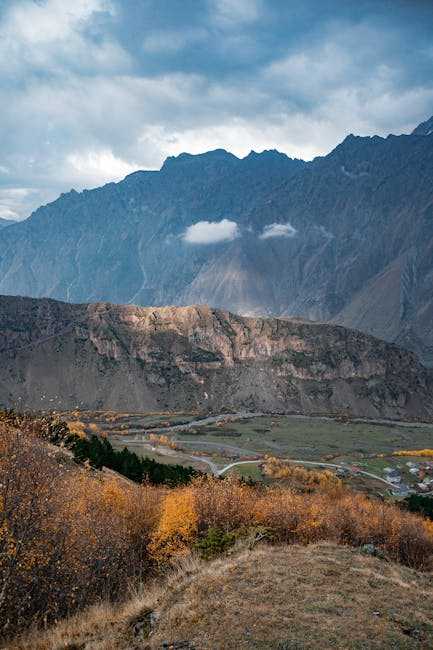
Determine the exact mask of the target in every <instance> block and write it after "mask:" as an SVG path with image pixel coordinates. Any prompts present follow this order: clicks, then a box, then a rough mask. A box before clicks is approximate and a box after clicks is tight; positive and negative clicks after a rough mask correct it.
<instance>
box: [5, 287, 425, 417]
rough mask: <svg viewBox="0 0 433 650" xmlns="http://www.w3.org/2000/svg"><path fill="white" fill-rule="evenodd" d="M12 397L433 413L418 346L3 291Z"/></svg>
mask: <svg viewBox="0 0 433 650" xmlns="http://www.w3.org/2000/svg"><path fill="white" fill-rule="evenodd" d="M0 370H1V372H0V401H1V402H2V403H3V404H4V405H12V406H15V405H19V407H20V408H26V409H27V408H49V409H53V408H57V409H59V408H60V409H61V408H63V409H65V408H74V407H77V406H78V407H79V408H110V409H118V410H130V411H134V410H135V411H143V410H161V409H169V410H181V409H186V408H196V409H199V410H200V411H220V410H222V409H224V408H226V409H229V410H242V409H248V410H255V411H268V412H269V411H272V412H293V411H295V412H303V413H329V412H336V411H337V412H338V411H349V412H350V413H352V414H354V415H363V416H378V415H380V416H386V417H391V418H398V417H400V418H404V417H410V416H416V417H418V418H421V417H423V416H424V417H426V416H429V415H431V414H432V412H433V406H432V404H433V401H432V395H433V378H432V373H431V371H429V370H427V369H425V368H424V367H423V366H422V365H421V364H420V363H419V362H418V360H417V359H416V357H415V355H414V354H413V353H410V352H406V351H402V350H401V349H399V348H397V347H396V346H393V345H389V344H387V343H385V342H383V341H380V340H378V339H375V338H373V337H371V336H367V335H365V334H361V333H360V332H357V331H353V330H348V329H345V328H343V327H340V326H337V325H329V324H320V323H311V322H302V321H299V320H290V319H263V318H249V317H241V316H236V315H234V314H231V313H230V312H228V311H223V310H218V309H211V308H210V307H207V306H191V307H164V308H140V307H135V306H131V305H112V304H108V303H96V304H91V305H72V304H67V303H61V302H56V301H53V300H47V299H41V300H36V299H30V298H14V297H1V298H0Z"/></svg>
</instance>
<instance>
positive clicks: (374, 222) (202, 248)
mask: <svg viewBox="0 0 433 650" xmlns="http://www.w3.org/2000/svg"><path fill="white" fill-rule="evenodd" d="M430 124H431V120H427V121H426V122H425V123H423V124H422V125H420V126H419V127H417V129H415V130H414V132H413V133H412V134H411V135H400V136H394V135H390V136H388V137H387V138H381V137H378V136H375V137H355V136H353V135H350V136H348V137H347V138H346V139H345V140H344V141H343V142H342V143H341V144H340V145H339V146H337V147H336V148H335V149H334V150H333V151H332V152H331V153H329V154H328V155H327V156H324V157H320V158H316V159H315V160H313V161H312V162H309V163H305V162H303V161H299V160H292V159H290V158H288V157H287V156H285V155H283V154H280V153H278V152H277V151H265V152H263V153H260V154H258V153H255V152H251V154H249V155H248V156H247V157H246V158H244V159H238V158H237V157H236V156H234V155H232V154H230V153H228V152H226V151H224V150H221V149H218V150H216V151H211V152H208V153H205V154H201V155H196V156H193V155H189V154H181V155H180V156H178V157H176V158H173V157H172V158H168V159H167V160H166V162H165V163H164V165H163V167H162V168H161V170H160V171H159V172H145V171H139V172H136V173H134V174H131V175H129V176H127V177H126V178H125V179H124V180H123V181H122V182H120V183H117V184H115V183H110V184H108V185H106V186H104V187H101V188H97V189H94V190H91V191H84V192H82V193H78V192H76V191H74V190H72V191H71V192H70V193H68V194H64V195H62V196H60V197H59V199H57V200H56V201H54V202H53V203H51V204H49V205H46V206H43V207H41V208H39V209H38V210H36V211H35V212H34V213H33V214H32V215H31V217H30V218H29V219H27V220H26V221H24V222H21V223H18V224H15V225H14V226H13V227H12V228H4V229H2V231H1V235H0V292H1V293H3V294H9V295H29V296H33V297H42V296H47V297H51V298H56V299H61V300H66V301H71V302H91V301H101V300H104V301H105V300H108V301H112V302H121V303H135V304H140V305H144V306H145V305H167V304H177V305H186V304H193V303H207V304H211V305H213V306H215V307H222V308H224V309H230V310H232V311H235V312H237V313H242V314H249V315H265V314H270V315H276V316H281V315H283V316H302V317H306V318H311V319H318V320H322V321H323V320H327V321H328V320H332V321H334V322H337V323H340V324H344V325H346V326H349V327H355V328H358V329H361V330H363V331H365V332H367V333H370V334H373V335H375V336H378V337H380V338H384V339H385V340H388V341H391V342H397V343H400V344H402V345H403V346H405V347H407V348H410V349H413V350H415V351H416V352H417V353H418V354H419V355H420V357H421V358H422V359H423V361H424V362H425V363H427V364H433V334H432V330H431V327H430V323H431V320H432V317H433V311H432V310H433V302H432V295H433V262H432V260H433V221H432V218H433V186H432V183H431V173H432V169H433V133H432V132H431V128H429V125H430ZM224 219H226V220H227V221H229V222H231V226H230V227H231V231H230V232H229V233H228V234H227V233H226V235H227V236H226V237H225V238H224V237H223V239H222V240H220V241H216V239H215V240H212V238H210V239H209V235H207V239H206V238H205V240H203V239H198V240H197V239H195V240H193V241H191V238H190V239H188V237H187V236H186V235H187V233H188V230H187V229H188V228H189V227H190V226H192V225H194V224H196V223H197V222H201V224H202V225H201V229H202V230H203V229H204V230H206V229H207V228H208V226H207V225H206V223H207V222H213V223H220V222H221V221H223V220H224ZM203 224H204V225H203ZM229 225H230V224H229ZM225 226H227V223H225ZM207 232H208V231H207ZM212 242H213V243H212Z"/></svg>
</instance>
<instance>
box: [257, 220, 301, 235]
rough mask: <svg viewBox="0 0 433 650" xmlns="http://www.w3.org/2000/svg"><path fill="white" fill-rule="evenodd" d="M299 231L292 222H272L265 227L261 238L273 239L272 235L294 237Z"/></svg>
mask: <svg viewBox="0 0 433 650" xmlns="http://www.w3.org/2000/svg"><path fill="white" fill-rule="evenodd" d="M296 233H297V230H296V228H294V227H293V226H292V225H291V224H290V223H271V224H269V225H267V226H265V227H264V228H263V232H262V233H261V234H260V235H259V239H271V238H272V237H294V236H295V235H296Z"/></svg>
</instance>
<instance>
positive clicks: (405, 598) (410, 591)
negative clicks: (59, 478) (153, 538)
mask: <svg viewBox="0 0 433 650" xmlns="http://www.w3.org/2000/svg"><path fill="white" fill-rule="evenodd" d="M215 603H218V607H215ZM432 606H433V589H432V584H431V577H430V576H428V575H425V574H424V575H423V574H421V573H418V572H416V571H414V570H410V569H407V568H405V567H401V566H398V565H396V564H393V563H387V562H385V561H383V560H379V559H377V558H371V557H368V556H366V555H363V554H361V553H360V552H359V551H355V550H353V549H349V548H347V547H337V546H335V545H331V544H318V545H311V546H306V547H304V546H294V547H293V546H292V547H276V548H272V547H259V548H257V549H255V550H252V551H243V552H241V553H240V554H235V555H233V556H232V557H229V558H223V559H219V560H216V561H214V562H212V563H210V564H203V563H200V562H197V561H189V562H187V563H184V565H183V567H182V568H181V569H180V570H179V571H178V572H177V573H176V574H175V575H174V576H172V577H171V579H169V580H168V582H166V583H165V584H164V583H163V584H162V585H160V586H158V587H154V588H153V589H151V590H150V592H149V591H147V593H144V594H143V595H142V596H139V597H136V598H135V599H134V600H132V601H131V602H129V603H127V604H126V605H123V606H122V605H117V606H110V605H108V604H107V605H106V606H99V607H96V608H93V609H91V610H89V611H88V612H85V613H84V614H81V615H78V617H76V618H73V619H70V620H67V621H64V622H62V623H60V624H59V625H58V626H57V627H56V628H53V629H52V630H50V631H49V632H48V633H45V634H44V633H41V634H40V636H39V637H37V636H36V637H35V635H32V637H31V644H32V648H33V650H42V649H43V650H61V649H62V650H64V649H65V648H67V647H69V648H71V647H74V648H75V647H76V648H78V647H80V648H92V650H108V648H110V650H139V649H140V648H148V649H149V650H151V649H155V650H156V649H160V648H163V647H171V648H178V649H180V648H183V649H184V650H188V649H190V650H192V649H193V648H195V649H196V650H199V649H200V650H205V649H207V648H209V649H211V648H212V649H213V648H226V649H227V650H229V649H233V650H237V649H238V648H239V649H240V648H245V649H247V648H248V649H249V648H263V649H265V648H266V649H269V650H270V649H273V650H277V649H278V650H283V649H286V648H287V649H288V648H302V649H305V650H307V649H311V650H313V649H314V650H316V649H317V648H323V649H328V648H335V649H337V650H338V649H341V650H343V649H344V650H345V649H347V648H364V649H366V650H367V649H368V650H372V649H373V648H375V649H377V650H379V649H383V648H400V649H402V650H403V649H407V650H409V649H410V648H427V647H431V645H432V644H433V622H432V619H431V610H432ZM151 621H152V625H151V624H150V622H151ZM149 632H151V634H150V636H148V635H149ZM26 643H28V639H25V640H24V641H23V642H22V643H16V644H11V645H10V646H9V648H10V650H24V648H27V647H28V646H26ZM164 643H166V644H167V645H166V646H164V645H163V644H164ZM72 644H73V646H72ZM169 644H172V645H169Z"/></svg>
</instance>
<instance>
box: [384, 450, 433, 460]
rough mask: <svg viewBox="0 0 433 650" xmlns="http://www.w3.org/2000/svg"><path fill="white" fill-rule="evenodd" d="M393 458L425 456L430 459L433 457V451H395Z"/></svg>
mask: <svg viewBox="0 0 433 650" xmlns="http://www.w3.org/2000/svg"><path fill="white" fill-rule="evenodd" d="M392 455H393V456H425V457H426V458H430V457H431V456H433V449H406V450H401V451H395V452H394V453H393V454H392Z"/></svg>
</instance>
